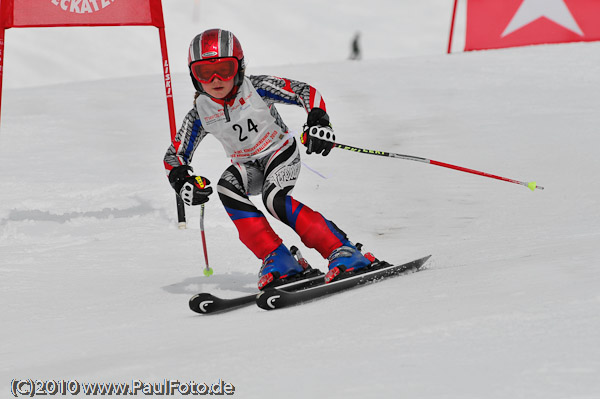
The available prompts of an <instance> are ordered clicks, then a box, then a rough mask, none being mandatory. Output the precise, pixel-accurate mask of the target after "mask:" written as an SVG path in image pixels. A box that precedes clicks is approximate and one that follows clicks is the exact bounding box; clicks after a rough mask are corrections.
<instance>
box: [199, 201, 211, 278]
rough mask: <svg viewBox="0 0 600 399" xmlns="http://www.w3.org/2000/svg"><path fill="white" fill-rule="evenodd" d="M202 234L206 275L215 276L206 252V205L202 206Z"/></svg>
mask: <svg viewBox="0 0 600 399" xmlns="http://www.w3.org/2000/svg"><path fill="white" fill-rule="evenodd" d="M200 234H202V249H204V265H205V267H204V275H205V276H207V277H208V276H210V275H212V274H213V269H211V267H210V266H208V251H207V250H206V235H205V234H204V204H202V205H200Z"/></svg>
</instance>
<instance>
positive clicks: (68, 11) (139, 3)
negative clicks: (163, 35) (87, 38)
mask: <svg viewBox="0 0 600 399" xmlns="http://www.w3.org/2000/svg"><path fill="white" fill-rule="evenodd" d="M2 14H3V15H2V19H3V20H4V21H3V22H4V27H5V28H12V27H19V28H26V27H50V26H116V25H152V26H156V27H164V21H163V16H162V5H161V1H160V0H2Z"/></svg>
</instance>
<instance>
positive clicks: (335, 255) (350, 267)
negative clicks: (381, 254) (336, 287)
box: [325, 240, 375, 283]
mask: <svg viewBox="0 0 600 399" xmlns="http://www.w3.org/2000/svg"><path fill="white" fill-rule="evenodd" d="M357 246H359V247H360V246H361V245H360V244H358V245H357ZM327 259H329V272H327V274H326V275H325V283H330V282H331V281H333V280H335V279H336V277H338V276H339V275H340V274H342V273H344V272H356V271H358V270H360V269H362V268H364V267H367V266H369V265H370V264H371V263H373V261H374V260H375V257H374V256H373V255H372V254H370V253H368V254H367V255H366V256H365V255H363V254H362V253H361V252H360V251H359V250H358V249H357V248H356V247H355V246H354V245H352V243H351V242H350V241H348V240H346V241H345V242H344V243H343V244H342V246H341V247H339V248H336V249H334V250H333V252H332V253H331V255H329V257H328V258H327Z"/></svg>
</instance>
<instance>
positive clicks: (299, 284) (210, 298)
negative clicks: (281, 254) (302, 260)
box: [189, 269, 324, 314]
mask: <svg viewBox="0 0 600 399" xmlns="http://www.w3.org/2000/svg"><path fill="white" fill-rule="evenodd" d="M323 276H324V274H323V272H321V271H319V270H316V269H310V271H307V272H306V275H305V276H304V277H302V278H297V279H295V280H293V281H289V282H285V281H283V284H281V285H279V286H278V288H285V289H288V290H293V289H302V288H306V287H310V286H312V285H314V284H320V283H322V282H323ZM259 293H260V292H255V293H253V294H248V295H243V296H239V297H236V298H231V299H225V298H219V297H218V296H215V295H212V294H209V293H201V294H197V295H194V296H193V297H191V298H190V301H189V305H190V309H191V310H193V311H194V312H196V313H200V314H209V313H219V312H225V311H229V310H233V309H237V308H239V307H242V306H247V305H250V304H252V303H255V301H256V296H257V295H258V294H259Z"/></svg>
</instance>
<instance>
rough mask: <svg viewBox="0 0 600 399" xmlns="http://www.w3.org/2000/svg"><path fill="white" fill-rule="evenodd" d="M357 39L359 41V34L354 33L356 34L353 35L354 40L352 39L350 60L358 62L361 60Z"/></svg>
mask: <svg viewBox="0 0 600 399" xmlns="http://www.w3.org/2000/svg"><path fill="white" fill-rule="evenodd" d="M359 39H360V32H356V34H355V35H354V39H352V52H351V53H350V59H351V60H360V59H361V54H360V44H359V42H358V41H359Z"/></svg>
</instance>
